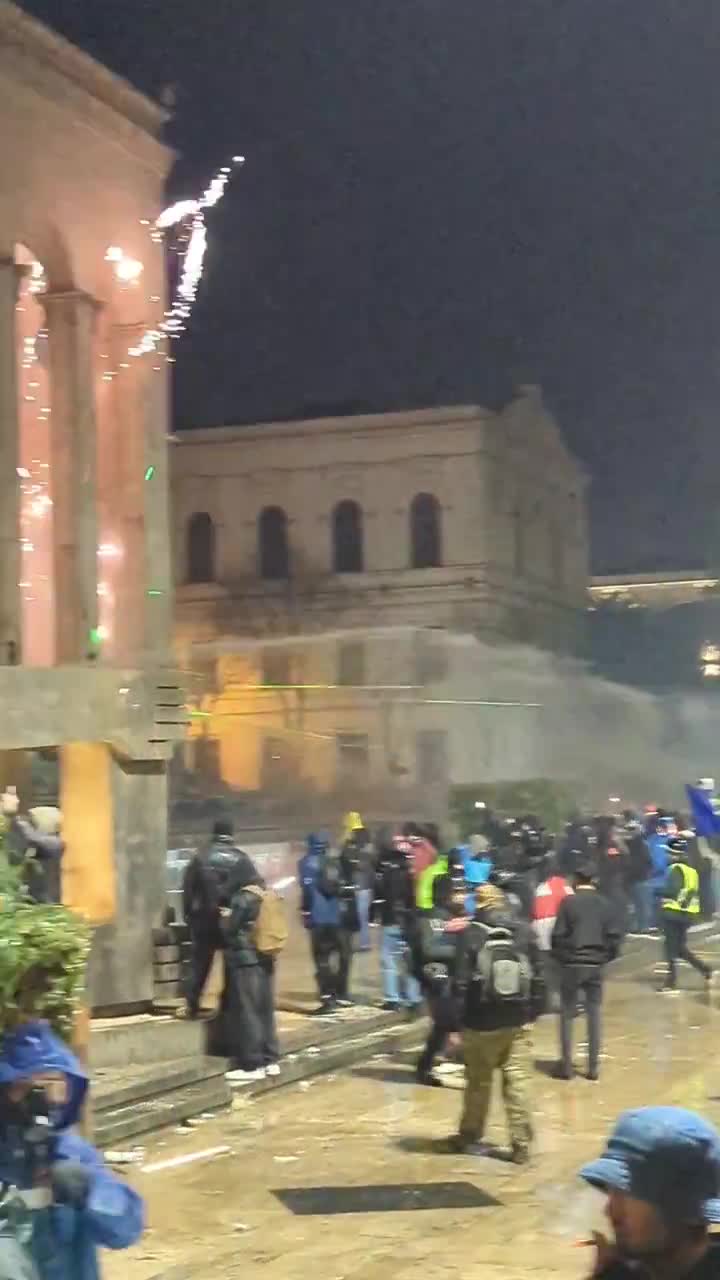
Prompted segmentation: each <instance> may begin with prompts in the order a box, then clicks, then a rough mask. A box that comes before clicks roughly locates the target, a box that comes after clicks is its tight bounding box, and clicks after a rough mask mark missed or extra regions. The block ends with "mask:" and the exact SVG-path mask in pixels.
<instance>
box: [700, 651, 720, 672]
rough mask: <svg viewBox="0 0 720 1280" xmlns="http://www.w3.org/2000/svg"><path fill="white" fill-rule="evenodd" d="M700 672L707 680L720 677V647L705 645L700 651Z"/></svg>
mask: <svg viewBox="0 0 720 1280" xmlns="http://www.w3.org/2000/svg"><path fill="white" fill-rule="evenodd" d="M700 671H701V672H702V675H703V678H704V679H705V680H717V679H718V677H720V645H717V644H704V645H703V646H702V648H701V650H700Z"/></svg>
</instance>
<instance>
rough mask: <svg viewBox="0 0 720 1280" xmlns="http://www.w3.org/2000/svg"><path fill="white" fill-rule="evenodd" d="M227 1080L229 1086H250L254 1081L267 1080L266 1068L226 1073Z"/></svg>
mask: <svg viewBox="0 0 720 1280" xmlns="http://www.w3.org/2000/svg"><path fill="white" fill-rule="evenodd" d="M225 1079H226V1080H227V1082H228V1084H250V1083H251V1082H252V1081H253V1080H264V1079H265V1068H264V1067H258V1069H257V1071H226V1072H225Z"/></svg>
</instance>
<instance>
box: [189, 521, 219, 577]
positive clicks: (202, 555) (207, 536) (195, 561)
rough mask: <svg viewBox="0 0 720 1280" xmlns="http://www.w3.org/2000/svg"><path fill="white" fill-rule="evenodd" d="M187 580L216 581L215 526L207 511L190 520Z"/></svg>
mask: <svg viewBox="0 0 720 1280" xmlns="http://www.w3.org/2000/svg"><path fill="white" fill-rule="evenodd" d="M187 580H188V582H214V581H215V525H214V524H213V522H212V519H211V517H210V516H209V515H208V513H207V511H196V512H195V514H194V515H192V516H191V517H190V519H189V520H188V526H187Z"/></svg>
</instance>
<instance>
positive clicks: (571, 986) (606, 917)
mask: <svg viewBox="0 0 720 1280" xmlns="http://www.w3.org/2000/svg"><path fill="white" fill-rule="evenodd" d="M596 876H597V867H596V863H595V859H594V857H593V856H592V854H590V853H578V857H577V862H576V871H575V877H574V878H575V892H574V893H573V894H572V896H571V897H568V898H565V899H564V900H563V901H562V902H561V904H560V909H559V911H558V914H557V920H556V921H555V928H554V930H553V935H552V950H553V955H554V956H555V958H556V960H557V962H558V964H559V966H560V1055H561V1059H560V1063H559V1065H558V1067H557V1069H556V1071H555V1077H556V1079H558V1080H572V1078H573V1076H574V1075H575V1068H574V1065H573V1048H572V1040H573V1020H574V1018H575V1014H576V1011H577V1007H578V1000H582V1001H583V1003H584V1005H585V1013H586V1016H587V1030H588V1070H587V1078H588V1080H597V1079H598V1068H599V1060H600V1009H601V1006H602V998H603V978H604V976H605V966H606V965H607V964H608V963H609V961H610V960H614V959H615V957H616V956H617V955H618V954H619V951H620V943H621V941H622V922H621V921H618V920H616V918H615V916H614V914H613V909H612V907H611V905H610V903H609V902H608V901H607V899H606V898H604V897H603V896H602V894H600V893H598V890H597V885H596Z"/></svg>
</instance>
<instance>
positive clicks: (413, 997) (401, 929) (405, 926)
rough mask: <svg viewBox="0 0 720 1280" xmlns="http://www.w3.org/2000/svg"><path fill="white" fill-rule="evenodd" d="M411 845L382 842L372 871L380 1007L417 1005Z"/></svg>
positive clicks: (419, 998) (400, 841)
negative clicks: (378, 943) (378, 942)
mask: <svg viewBox="0 0 720 1280" xmlns="http://www.w3.org/2000/svg"><path fill="white" fill-rule="evenodd" d="M411 857H412V855H411V852H410V847H409V844H408V842H407V840H405V839H404V838H397V839H394V840H390V841H388V842H387V843H386V844H384V845H383V847H382V849H381V851H380V857H379V859H378V865H377V870H376V872H375V896H374V900H373V905H372V918H373V920H374V921H379V923H380V925H381V926H382V942H381V952H380V963H381V971H382V982H383V996H384V1003H383V1009H385V1010H386V1011H387V1012H389V1013H394V1012H396V1011H397V1010H398V1009H400V1008H401V1007H403V1008H407V1009H410V1010H411V1011H414V1010H416V1009H419V1008H420V1005H421V1003H422V993H421V990H420V983H419V981H418V976H417V974H416V973H415V972H414V964H413V960H412V954H413V946H414V942H415V933H414V908H415V885H414V879H413V873H412V863H411Z"/></svg>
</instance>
